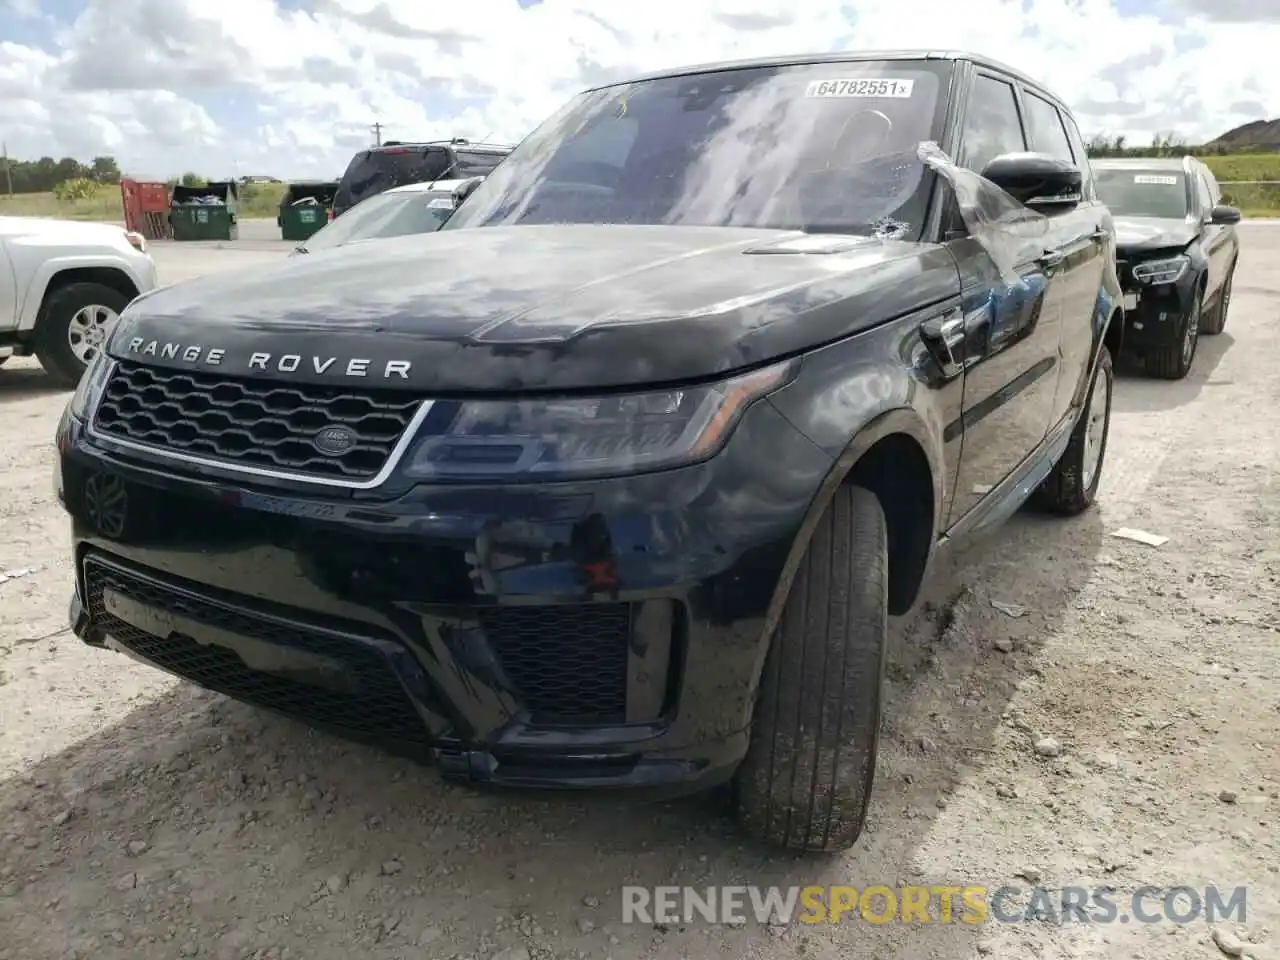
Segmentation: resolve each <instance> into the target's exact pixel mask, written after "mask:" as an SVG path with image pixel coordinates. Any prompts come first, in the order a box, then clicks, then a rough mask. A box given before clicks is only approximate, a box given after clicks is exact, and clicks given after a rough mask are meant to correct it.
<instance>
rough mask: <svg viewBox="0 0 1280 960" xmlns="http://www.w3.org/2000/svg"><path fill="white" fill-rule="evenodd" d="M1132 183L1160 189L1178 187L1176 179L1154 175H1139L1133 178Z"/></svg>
mask: <svg viewBox="0 0 1280 960" xmlns="http://www.w3.org/2000/svg"><path fill="white" fill-rule="evenodd" d="M1133 182H1134V183H1146V184H1153V185H1158V186H1162V187H1176V186H1177V185H1178V178H1177V177H1169V176H1157V175H1156V174H1154V173H1140V174H1138V175H1137V176H1136V177H1134V178H1133Z"/></svg>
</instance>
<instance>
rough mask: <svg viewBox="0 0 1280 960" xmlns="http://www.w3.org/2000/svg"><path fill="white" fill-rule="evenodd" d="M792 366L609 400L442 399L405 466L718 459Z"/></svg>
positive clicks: (550, 472)
mask: <svg viewBox="0 0 1280 960" xmlns="http://www.w3.org/2000/svg"><path fill="white" fill-rule="evenodd" d="M795 369H796V364H795V363H794V362H787V363H782V364H778V365H775V366H772V367H766V368H764V369H762V370H756V371H755V372H753V373H748V374H745V375H743V376H740V377H735V378H733V379H732V380H726V381H724V382H722V383H718V384H712V385H710V386H699V387H689V388H684V389H675V390H663V391H657V392H649V393H630V394H616V395H613V396H605V397H591V398H580V397H563V398H550V399H540V400H509V401H508V400H438V401H436V402H435V404H434V405H433V406H432V408H431V411H430V413H429V414H428V415H427V418H426V421H425V422H424V423H423V426H422V429H421V431H420V432H419V435H418V440H417V442H416V445H415V446H414V448H413V451H412V453H411V454H410V455H409V457H408V458H407V460H406V466H405V468H404V469H405V472H406V474H407V475H408V476H409V477H411V478H413V479H417V480H462V479H468V480H476V479H492V480H515V479H521V478H530V479H532V478H536V479H539V480H549V479H554V478H559V477H583V476H600V475H605V474H624V473H635V472H640V471H646V470H660V469H663V468H667V467H672V466H676V465H679V464H685V463H692V462H695V461H698V460H703V459H706V458H707V457H710V456H711V455H712V454H714V453H716V452H717V451H718V450H719V449H720V448H721V447H722V446H723V445H724V442H725V440H726V439H727V438H728V436H729V433H730V432H731V431H732V430H733V428H734V426H736V424H737V422H738V420H739V419H740V418H741V416H742V413H743V411H744V410H745V409H746V408H747V407H748V406H749V405H750V404H751V403H752V402H753V401H754V400H757V399H759V398H760V397H762V396H764V395H765V394H766V393H768V392H770V391H772V390H775V389H776V388H778V387H779V386H781V385H782V384H784V383H786V382H787V381H788V380H790V379H791V377H792V376H793V375H794V372H795Z"/></svg>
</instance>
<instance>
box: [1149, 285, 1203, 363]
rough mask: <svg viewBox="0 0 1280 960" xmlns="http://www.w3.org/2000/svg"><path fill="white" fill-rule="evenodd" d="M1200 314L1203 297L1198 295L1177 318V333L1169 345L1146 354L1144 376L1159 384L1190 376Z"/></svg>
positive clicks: (1197, 341)
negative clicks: (1159, 381) (1157, 381)
mask: <svg viewBox="0 0 1280 960" xmlns="http://www.w3.org/2000/svg"><path fill="white" fill-rule="evenodd" d="M1203 312H1204V294H1198V295H1197V296H1196V299H1195V301H1194V302H1193V303H1192V304H1191V309H1190V310H1188V311H1187V312H1186V313H1185V314H1183V315H1182V316H1181V317H1179V318H1178V321H1177V329H1176V330H1175V331H1174V335H1173V336H1172V337H1170V338H1169V339H1170V342H1169V343H1166V344H1164V345H1162V346H1160V347H1155V348H1153V349H1152V350H1151V352H1150V353H1148V354H1147V357H1146V367H1147V373H1148V374H1149V375H1150V376H1153V377H1159V378H1160V379H1162V380H1181V379H1183V378H1184V377H1185V376H1186V375H1187V374H1188V373H1190V372H1191V364H1192V362H1193V361H1194V360H1195V358H1196V345H1197V344H1199V342H1200V324H1201V317H1202V314H1203Z"/></svg>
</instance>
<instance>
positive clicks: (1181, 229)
mask: <svg viewBox="0 0 1280 960" xmlns="http://www.w3.org/2000/svg"><path fill="white" fill-rule="evenodd" d="M1115 225H1116V247H1117V248H1118V250H1119V251H1120V252H1122V253H1144V252H1146V251H1155V250H1168V249H1170V248H1174V247H1176V248H1182V247H1185V246H1186V245H1187V244H1189V243H1190V242H1191V241H1192V240H1194V239H1195V238H1196V234H1197V233H1198V232H1199V230H1200V228H1199V226H1198V225H1197V224H1196V223H1195V222H1194V221H1187V220H1166V219H1162V218H1158V217H1116V218H1115Z"/></svg>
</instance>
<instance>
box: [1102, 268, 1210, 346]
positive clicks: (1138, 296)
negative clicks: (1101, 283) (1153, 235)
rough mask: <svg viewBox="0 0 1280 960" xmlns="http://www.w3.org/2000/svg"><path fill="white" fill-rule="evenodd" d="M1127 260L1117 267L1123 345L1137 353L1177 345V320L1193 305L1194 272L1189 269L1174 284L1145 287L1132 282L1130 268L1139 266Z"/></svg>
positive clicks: (1179, 337) (1194, 292)
mask: <svg viewBox="0 0 1280 960" xmlns="http://www.w3.org/2000/svg"><path fill="white" fill-rule="evenodd" d="M1141 262H1142V261H1141V259H1140V258H1138V257H1129V258H1128V259H1126V260H1122V261H1121V262H1120V264H1119V273H1120V283H1121V287H1122V288H1123V291H1124V307H1125V310H1124V319H1125V331H1124V343H1125V346H1126V347H1130V346H1131V347H1133V348H1134V349H1135V350H1137V351H1138V352H1139V353H1142V352H1145V351H1147V350H1152V349H1159V348H1161V347H1166V346H1169V345H1170V344H1175V343H1180V342H1181V339H1182V335H1181V332H1180V329H1179V327H1180V321H1181V319H1182V317H1184V316H1186V315H1187V313H1188V312H1189V311H1190V310H1191V308H1192V306H1194V304H1195V297H1196V281H1197V279H1198V275H1197V273H1196V271H1195V270H1194V269H1190V270H1188V271H1187V272H1186V273H1184V274H1183V275H1182V277H1181V278H1180V279H1179V280H1178V281H1177V282H1176V283H1164V284H1155V285H1144V284H1141V283H1138V282H1137V281H1136V280H1134V279H1133V273H1132V270H1133V266H1134V265H1135V264H1137V263H1141Z"/></svg>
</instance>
